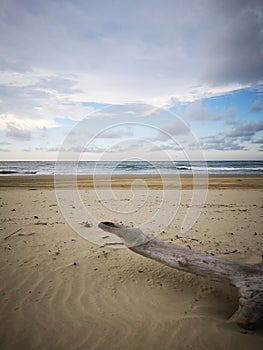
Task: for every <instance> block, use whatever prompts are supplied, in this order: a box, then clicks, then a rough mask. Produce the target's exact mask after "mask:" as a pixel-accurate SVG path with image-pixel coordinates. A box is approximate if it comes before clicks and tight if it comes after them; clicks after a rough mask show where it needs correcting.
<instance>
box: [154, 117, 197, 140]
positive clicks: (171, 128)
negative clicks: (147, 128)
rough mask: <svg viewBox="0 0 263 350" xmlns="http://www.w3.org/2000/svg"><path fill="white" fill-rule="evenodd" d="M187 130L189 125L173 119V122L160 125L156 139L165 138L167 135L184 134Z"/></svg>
mask: <svg viewBox="0 0 263 350" xmlns="http://www.w3.org/2000/svg"><path fill="white" fill-rule="evenodd" d="M189 131H190V128H189V126H188V125H187V124H186V123H185V122H184V121H183V120H181V119H175V120H174V121H173V122H171V123H169V124H165V125H163V126H162V127H160V131H159V132H158V133H157V135H156V140H167V138H169V136H178V135H186V134H188V133H189Z"/></svg>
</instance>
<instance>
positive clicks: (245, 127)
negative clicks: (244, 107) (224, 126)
mask: <svg viewBox="0 0 263 350" xmlns="http://www.w3.org/2000/svg"><path fill="white" fill-rule="evenodd" d="M262 130H263V121H260V122H258V123H247V124H241V125H238V126H237V127H236V128H234V129H233V131H231V132H229V133H228V134H227V136H228V137H250V138H251V137H252V136H253V135H255V134H256V133H257V132H259V131H262Z"/></svg>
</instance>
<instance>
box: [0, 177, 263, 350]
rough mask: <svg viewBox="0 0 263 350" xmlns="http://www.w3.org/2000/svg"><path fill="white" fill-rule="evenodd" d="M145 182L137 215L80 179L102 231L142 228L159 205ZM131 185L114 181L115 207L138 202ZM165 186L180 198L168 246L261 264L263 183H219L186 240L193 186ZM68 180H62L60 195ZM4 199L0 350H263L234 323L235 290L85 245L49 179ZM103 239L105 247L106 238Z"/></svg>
mask: <svg viewBox="0 0 263 350" xmlns="http://www.w3.org/2000/svg"><path fill="white" fill-rule="evenodd" d="M168 178H169V177H168ZM143 179H144V181H145V182H146V183H147V184H148V187H149V194H148V199H147V201H146V202H145V203H144V205H143V206H141V207H140V208H138V212H134V213H131V214H123V213H118V212H114V211H113V208H114V203H110V205H111V206H112V207H111V208H109V205H107V203H103V201H101V200H100V199H99V198H98V196H97V192H96V191H95V190H94V187H93V183H92V178H91V177H88V176H81V177H79V179H78V188H79V192H80V194H81V198H82V201H83V203H84V205H85V206H86V207H87V208H89V210H90V211H92V212H93V214H94V216H96V218H98V220H110V221H115V222H123V223H124V224H127V225H134V226H137V225H140V224H141V222H142V221H143V220H147V218H148V217H149V216H151V215H152V214H151V213H152V211H154V210H156V208H158V205H159V203H160V200H161V196H162V184H161V179H160V178H159V177H158V176H151V175H148V176H143ZM134 180H135V177H130V176H115V177H114V178H113V179H112V188H113V189H114V191H115V193H116V200H120V201H123V203H125V202H127V201H129V200H130V199H131V191H130V189H131V183H132V182H133V181H134ZM168 180H169V181H170V182H169V181H168V183H169V186H170V187H171V189H173V190H175V191H177V192H176V193H179V192H180V196H181V198H180V203H179V207H178V211H177V213H176V216H175V217H174V218H173V220H172V221H171V223H170V224H169V226H168V227H167V228H166V229H165V230H164V231H163V232H162V233H161V235H160V238H162V239H163V240H165V241H168V242H172V243H174V244H179V245H182V246H187V247H189V249H194V250H197V251H200V252H205V253H207V254H213V255H215V256H219V257H224V258H229V259H233V260H236V261H242V262H247V263H259V264H262V262H263V177H262V176H257V175H250V176H248V175H247V176H242V175H240V176H222V175H220V176H217V175H214V176H210V177H209V186H208V188H209V190H208V194H207V198H206V201H205V203H204V206H203V208H202V210H201V214H200V216H199V218H198V220H197V221H196V223H195V224H194V225H193V227H192V228H191V229H190V230H189V231H187V232H186V233H185V234H182V233H181V232H180V228H181V225H182V222H183V218H184V216H185V213H186V210H187V208H188V207H189V203H190V200H191V194H192V189H193V181H192V178H191V176H183V177H181V178H180V184H179V183H178V181H177V182H176V181H174V179H173V178H172V177H171V176H170V178H169V179H168ZM71 181H72V179H70V178H69V177H67V178H66V177H65V178H64V179H61V183H60V184H61V187H62V188H63V187H65V188H67V186H69V185H70V184H71ZM201 183H202V182H201ZM100 187H101V188H102V189H103V187H104V185H103V178H102V179H101V183H100ZM138 187H139V185H138ZM200 188H202V184H201V185H200ZM0 190H1V194H0V197H1V200H0V212H1V228H0V239H1V240H0V241H1V245H0V249H1V255H0V259H1V267H0V269H1V270H0V271H1V272H0V286H1V287H0V292H1V306H0V313H1V327H0V344H1V348H2V349H4V350H7V349H27V350H30V349H52V350H53V349H54V350H55V349H56V350H60V349H70V350H71V349H132V350H133V349H134V350H135V349H143V350H148V349H154V350H155V349H156V350H157V349H158V350H159V349H168V350H170V349H179V350H184V349H199V350H200V349H210V348H213V349H215V350H218V349H222V350H223V349H224V350H226V349H231V350H232V349H238V350H242V349H244V350H245V349H248V348H251V349H252V348H253V349H258V350H259V349H262V347H263V330H262V329H261V330H256V331H245V330H243V329H240V328H239V327H237V326H236V325H235V324H233V323H231V322H229V321H228V319H229V317H230V316H231V314H232V313H233V312H234V311H235V309H236V306H237V295H236V291H235V289H234V288H232V287H230V286H227V285H223V284H219V283H215V282H211V281H209V280H206V279H204V278H201V277H197V276H194V275H190V274H186V273H182V272H178V271H175V270H173V269H171V268H168V267H166V266H164V265H161V264H159V263H157V262H155V261H151V260H149V259H146V258H144V257H142V256H139V255H136V254H134V253H133V252H131V251H129V250H128V249H127V248H122V249H116V247H114V246H109V245H96V244H94V243H92V242H89V241H88V240H86V239H84V238H83V237H81V236H80V235H79V234H78V233H77V232H75V231H74V230H73V228H72V227H70V225H69V224H68V223H67V221H66V219H65V217H64V216H63V215H62V213H61V211H60V208H59V205H58V202H57V198H56V195H55V191H54V181H53V177H52V176H24V177H22V176H19V177H18V176H2V177H0ZM69 204H70V203H69ZM108 204H109V203H108ZM75 209H76V208H74V206H73V205H72V206H71V210H72V212H74V210H75ZM78 224H79V225H81V224H82V223H81V222H80V223H78ZM82 228H83V226H82ZM85 229H86V230H87V232H92V230H95V231H96V232H97V230H98V229H97V228H94V227H86V228H85ZM101 235H102V239H104V238H103V235H104V236H105V232H104V233H103V232H101ZM105 240H106V241H107V238H105Z"/></svg>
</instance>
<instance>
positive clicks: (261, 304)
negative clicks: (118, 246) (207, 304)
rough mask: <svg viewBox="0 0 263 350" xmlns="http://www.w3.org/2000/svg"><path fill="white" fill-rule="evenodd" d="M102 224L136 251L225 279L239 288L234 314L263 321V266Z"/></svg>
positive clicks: (245, 322) (252, 322)
mask: <svg viewBox="0 0 263 350" xmlns="http://www.w3.org/2000/svg"><path fill="white" fill-rule="evenodd" d="M99 227H100V228H101V229H102V230H104V231H106V232H110V233H113V234H115V235H117V236H118V237H120V238H121V239H122V241H123V243H124V244H125V245H126V246H127V247H128V248H129V249H130V250H132V251H133V252H135V253H137V254H140V255H143V256H145V257H147V258H150V259H153V260H156V261H159V262H160V263H162V264H165V265H167V266H170V267H172V268H175V269H177V270H181V271H184V272H189V273H193V274H195V275H199V276H203V277H206V278H208V279H210V280H213V281H217V282H224V283H227V284H230V285H232V286H234V287H236V288H237V290H238V298H239V306H238V310H237V311H236V312H235V313H234V315H233V316H232V317H231V320H233V321H234V322H236V323H237V324H238V325H239V326H240V327H242V328H245V329H254V328H257V327H259V326H260V325H261V324H262V322H263V266H261V265H258V264H244V263H239V262H235V261H232V260H227V259H222V258H217V257H215V256H211V255H208V254H203V253H199V252H195V251H193V250H190V249H188V248H185V247H181V246H178V245H174V244H171V243H168V242H164V241H162V240H160V239H159V238H156V237H155V236H153V235H149V234H146V233H144V232H142V231H141V230H140V229H138V228H133V227H129V226H124V225H120V224H115V223H112V222H101V223H100V224H99Z"/></svg>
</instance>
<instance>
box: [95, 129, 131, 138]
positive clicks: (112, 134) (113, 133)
mask: <svg viewBox="0 0 263 350" xmlns="http://www.w3.org/2000/svg"><path fill="white" fill-rule="evenodd" d="M127 136H133V132H132V129H131V128H130V127H127V128H121V127H118V126H116V127H115V128H114V129H113V130H111V129H110V130H106V131H105V132H102V133H100V134H99V135H98V136H97V138H102V139H118V138H122V137H127Z"/></svg>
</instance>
